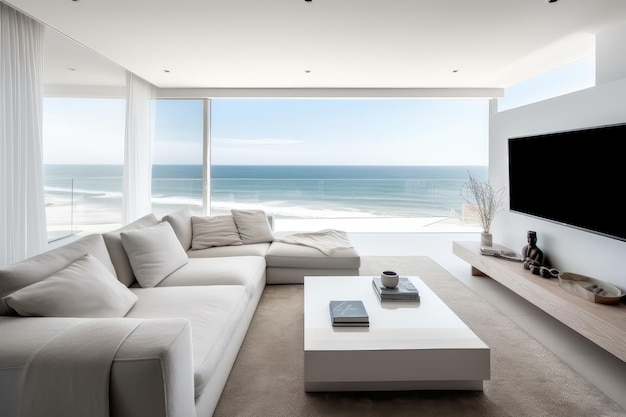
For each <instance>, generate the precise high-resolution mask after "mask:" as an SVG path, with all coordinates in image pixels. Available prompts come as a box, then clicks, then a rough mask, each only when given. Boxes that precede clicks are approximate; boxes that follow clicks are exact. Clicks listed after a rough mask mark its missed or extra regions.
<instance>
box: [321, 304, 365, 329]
mask: <svg viewBox="0 0 626 417" xmlns="http://www.w3.org/2000/svg"><path fill="white" fill-rule="evenodd" d="M328 307H329V308H330V319H331V321H332V323H333V326H334V327H352V326H356V327H369V325H370V319H369V316H368V315H367V310H365V306H364V305H363V302H362V301H361V300H332V301H330V303H329V305H328Z"/></svg>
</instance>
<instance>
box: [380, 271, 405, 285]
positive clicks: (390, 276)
mask: <svg viewBox="0 0 626 417" xmlns="http://www.w3.org/2000/svg"><path fill="white" fill-rule="evenodd" d="M380 281H381V282H382V283H383V285H384V286H385V287H387V288H396V287H397V286H398V282H399V281H400V277H399V276H398V273H397V272H394V271H383V273H382V274H380Z"/></svg>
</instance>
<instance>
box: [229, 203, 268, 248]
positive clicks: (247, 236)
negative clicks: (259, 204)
mask: <svg viewBox="0 0 626 417" xmlns="http://www.w3.org/2000/svg"><path fill="white" fill-rule="evenodd" d="M230 212H231V213H232V214H233V218H234V219H235V224H236V225H237V230H238V231H239V236H240V237H241V241H242V242H243V243H245V244H251V243H263V242H273V241H274V233H273V232H272V228H271V226H270V222H269V220H268V219H267V215H266V214H265V212H264V211H263V210H234V209H233V210H231V211H230Z"/></svg>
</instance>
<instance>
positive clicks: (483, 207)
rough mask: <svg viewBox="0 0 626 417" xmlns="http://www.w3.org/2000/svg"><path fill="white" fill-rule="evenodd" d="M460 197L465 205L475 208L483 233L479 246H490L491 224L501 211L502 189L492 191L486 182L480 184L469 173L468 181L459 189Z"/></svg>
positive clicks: (491, 241)
mask: <svg viewBox="0 0 626 417" xmlns="http://www.w3.org/2000/svg"><path fill="white" fill-rule="evenodd" d="M461 197H462V198H463V200H465V202H466V203H468V204H470V205H473V206H475V207H476V211H477V212H478V221H479V222H480V226H481V227H482V228H483V231H482V233H481V235H480V245H481V246H492V245H493V236H492V235H491V233H490V230H491V222H492V221H493V218H494V217H496V214H498V213H499V212H500V211H501V210H502V202H503V199H504V188H500V189H499V190H497V191H496V190H494V189H493V187H491V185H490V184H489V183H488V182H482V181H480V180H478V179H476V178H475V177H474V176H472V174H471V173H469V181H468V182H466V183H465V184H463V188H461Z"/></svg>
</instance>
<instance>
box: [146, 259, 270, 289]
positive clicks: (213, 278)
mask: <svg viewBox="0 0 626 417" xmlns="http://www.w3.org/2000/svg"><path fill="white" fill-rule="evenodd" d="M229 284H234V285H241V286H244V287H246V288H247V289H248V295H249V297H250V298H252V295H254V294H256V293H257V292H258V291H259V290H260V289H261V288H263V287H265V259H264V258H262V257H260V256H232V257H225V258H204V259H200V258H191V259H189V262H187V263H186V264H185V265H184V266H183V267H181V268H179V269H177V270H176V271H174V272H172V273H171V274H170V275H168V276H167V278H165V279H164V280H163V281H161V282H160V283H159V285H158V286H159V287H182V286H209V285H229Z"/></svg>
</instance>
